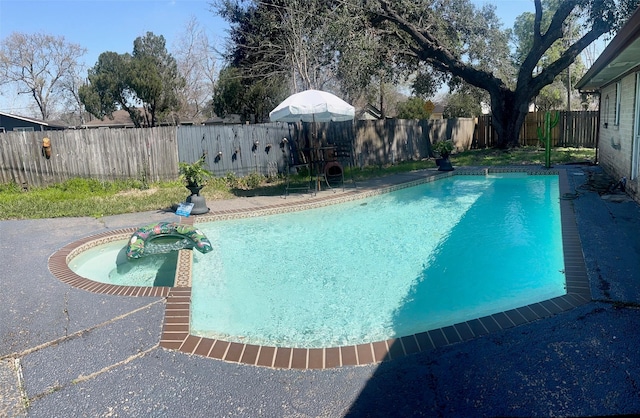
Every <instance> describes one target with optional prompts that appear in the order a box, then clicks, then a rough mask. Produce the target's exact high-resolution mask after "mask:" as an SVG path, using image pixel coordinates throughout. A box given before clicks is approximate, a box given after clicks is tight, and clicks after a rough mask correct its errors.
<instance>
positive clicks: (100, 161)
mask: <svg viewBox="0 0 640 418" xmlns="http://www.w3.org/2000/svg"><path fill="white" fill-rule="evenodd" d="M45 136H46V137H48V138H49V139H50V140H51V150H52V154H51V158H50V159H46V158H45V157H44V156H43V155H42V139H43V138H44V137H45ZM0 148H1V149H2V152H1V153H0V182H1V183H9V182H15V183H16V184H19V185H22V186H23V187H30V186H44V185H48V184H52V183H57V182H60V181H64V180H67V179H69V178H72V177H91V178H96V179H98V180H116V179H131V178H134V179H135V178H138V179H143V178H144V179H145V180H148V181H159V180H173V179H175V178H176V177H177V175H178V157H177V155H178V154H177V147H176V138H175V128H173V127H162V128H149V129H86V130H64V131H45V132H6V133H3V134H0Z"/></svg>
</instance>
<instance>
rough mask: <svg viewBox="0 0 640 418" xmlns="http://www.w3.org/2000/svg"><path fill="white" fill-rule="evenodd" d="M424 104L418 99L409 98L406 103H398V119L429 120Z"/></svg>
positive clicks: (429, 114) (428, 113)
mask: <svg viewBox="0 0 640 418" xmlns="http://www.w3.org/2000/svg"><path fill="white" fill-rule="evenodd" d="M425 104H426V102H425V101H424V100H423V99H421V98H419V97H410V98H409V99H407V101H406V102H403V103H398V104H397V105H396V108H397V110H398V116H397V118H398V119H429V116H431V113H430V112H428V111H427V108H426V107H425Z"/></svg>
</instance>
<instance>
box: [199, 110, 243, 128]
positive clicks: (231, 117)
mask: <svg viewBox="0 0 640 418" xmlns="http://www.w3.org/2000/svg"><path fill="white" fill-rule="evenodd" d="M203 123H204V124H205V125H221V124H238V123H242V117H241V115H239V114H237V113H229V114H227V115H226V116H225V117H224V118H221V117H219V116H214V117H212V118H209V119H207V120H205V121H204V122H203Z"/></svg>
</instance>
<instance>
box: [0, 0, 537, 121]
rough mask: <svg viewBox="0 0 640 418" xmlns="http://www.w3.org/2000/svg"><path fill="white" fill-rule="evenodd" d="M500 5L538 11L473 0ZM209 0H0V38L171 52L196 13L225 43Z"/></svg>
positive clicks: (3, 97) (510, 2)
mask: <svg viewBox="0 0 640 418" xmlns="http://www.w3.org/2000/svg"><path fill="white" fill-rule="evenodd" d="M472 2H473V3H475V4H476V5H478V6H481V5H483V4H485V3H491V4H495V5H496V11H497V14H498V16H499V17H500V19H501V20H502V23H503V26H504V27H505V28H506V27H509V28H510V27H512V26H513V22H514V20H515V18H516V17H517V16H518V15H520V14H522V13H523V12H526V11H530V12H533V11H534V5H533V0H472ZM209 3H210V0H126V1H123V0H0V41H1V40H3V39H5V38H6V37H7V36H9V35H10V34H11V33H13V32H21V33H29V34H32V33H38V32H40V33H45V34H48V35H55V36H64V38H65V40H66V41H67V42H70V43H76V44H79V45H80V46H82V47H84V48H86V49H87V54H86V55H85V56H84V63H85V65H86V66H87V68H90V67H93V66H94V65H95V64H96V62H97V61H98V56H99V55H100V54H101V53H103V52H106V51H112V52H117V53H119V54H123V53H127V52H129V53H131V52H132V51H133V41H134V40H135V39H136V38H137V37H140V36H144V35H145V34H146V33H147V32H153V33H154V34H155V35H162V36H164V38H165V40H166V42H167V49H168V50H169V51H170V52H171V50H172V46H173V45H175V43H176V42H177V40H178V38H179V37H180V36H181V35H182V34H183V33H184V31H185V28H186V25H187V23H188V22H189V20H191V19H192V18H195V19H196V20H197V21H198V22H199V24H200V25H201V26H202V27H203V28H205V29H206V31H207V34H208V36H209V39H210V41H211V42H212V43H213V44H214V45H218V46H219V47H222V46H223V45H224V42H225V37H226V29H227V25H226V22H224V21H223V20H222V19H221V18H219V17H217V16H216V15H214V13H213V12H211V11H210V6H209ZM10 90H11V89H7V88H6V87H3V91H1V92H0V93H1V94H0V110H1V111H5V112H10V113H16V114H22V115H29V114H28V113H29V112H28V109H27V104H26V103H24V100H25V97H24V96H18V95H16V94H15V92H13V91H10Z"/></svg>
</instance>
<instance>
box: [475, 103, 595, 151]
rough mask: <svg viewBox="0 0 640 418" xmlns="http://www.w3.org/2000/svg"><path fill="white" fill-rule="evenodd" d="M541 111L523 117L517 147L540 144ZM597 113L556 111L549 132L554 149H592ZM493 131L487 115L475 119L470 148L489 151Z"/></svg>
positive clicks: (542, 122) (491, 144)
mask: <svg viewBox="0 0 640 418" xmlns="http://www.w3.org/2000/svg"><path fill="white" fill-rule="evenodd" d="M544 115H545V112H532V113H529V114H527V116H526V118H525V122H524V123H523V125H522V128H521V129H520V137H519V143H520V145H528V146H535V145H540V140H539V139H538V127H541V126H543V125H544ZM598 123H599V112H594V111H574V112H567V111H560V120H559V122H558V124H557V125H556V126H555V127H554V128H553V129H552V130H551V142H552V146H555V147H576V148H579V147H584V148H595V146H596V136H597V134H598ZM495 138H496V136H495V132H494V131H493V127H492V124H491V116H481V117H479V118H478V126H477V129H476V134H475V138H474V148H489V147H492V146H494V145H495V143H496V141H495Z"/></svg>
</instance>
